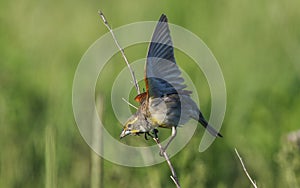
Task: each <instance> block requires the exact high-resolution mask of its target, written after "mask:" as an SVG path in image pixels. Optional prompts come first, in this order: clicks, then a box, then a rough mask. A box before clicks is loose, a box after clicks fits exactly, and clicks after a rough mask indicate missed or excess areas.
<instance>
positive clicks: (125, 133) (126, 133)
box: [120, 129, 131, 139]
mask: <svg viewBox="0 0 300 188" xmlns="http://www.w3.org/2000/svg"><path fill="white" fill-rule="evenodd" d="M130 133H131V132H130V131H128V130H125V129H124V130H123V131H122V133H121V134H120V139H122V138H124V137H125V136H127V135H129V134H130Z"/></svg>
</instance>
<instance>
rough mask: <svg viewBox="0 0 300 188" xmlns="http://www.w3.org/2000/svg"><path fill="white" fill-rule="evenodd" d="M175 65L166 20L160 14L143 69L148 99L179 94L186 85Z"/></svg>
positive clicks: (164, 16)
mask: <svg viewBox="0 0 300 188" xmlns="http://www.w3.org/2000/svg"><path fill="white" fill-rule="evenodd" d="M180 75H181V72H180V70H179V68H178V67H177V65H176V62H175V58H174V49H173V44H172V39H171V36H170V30H169V26H168V19H167V17H166V15H164V14H162V15H161V17H160V19H159V21H158V23H157V25H156V28H155V30H154V33H153V36H152V40H151V43H150V46H149V50H148V55H147V62H146V67H145V82H146V93H147V94H148V97H161V96H163V95H168V94H174V93H181V92H183V89H184V88H186V85H184V84H183V82H184V79H183V78H182V77H181V76H180Z"/></svg>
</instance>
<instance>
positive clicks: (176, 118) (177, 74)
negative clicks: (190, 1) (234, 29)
mask: <svg viewBox="0 0 300 188" xmlns="http://www.w3.org/2000/svg"><path fill="white" fill-rule="evenodd" d="M144 81H145V87H146V91H145V92H143V93H141V94H138V95H137V96H136V97H135V101H136V102H138V103H139V107H138V109H137V111H136V112H135V113H134V114H133V115H132V116H131V117H129V118H128V120H127V121H126V123H125V124H124V126H123V130H122V132H121V135H120V138H124V137H125V136H128V135H140V134H145V138H146V139H147V135H150V136H152V137H153V135H154V136H155V137H158V136H157V133H158V130H157V128H158V127H160V128H169V129H172V133H171V137H170V139H169V141H168V142H167V144H166V146H165V147H164V148H163V151H165V150H166V149H167V147H168V146H169V144H170V143H171V141H172V140H173V139H174V138H175V137H176V134H177V127H179V126H182V125H184V124H185V123H187V122H188V121H189V120H190V119H194V120H196V121H198V122H199V123H200V124H201V125H202V126H203V127H204V128H205V129H206V130H207V131H208V132H209V133H210V134H211V135H212V136H214V137H223V136H222V135H221V134H220V133H219V132H218V131H216V130H215V129H214V128H213V127H212V126H211V125H210V124H209V123H208V122H207V121H206V119H205V118H204V116H203V114H202V112H201V111H200V109H199V108H198V106H197V104H196V103H195V102H194V101H193V100H192V98H191V93H192V92H191V91H189V90H187V89H186V87H187V86H186V85H185V84H184V79H183V77H182V76H181V71H180V70H179V68H178V66H177V64H176V60H175V56H174V48H173V42H172V39H171V35H170V29H169V26H168V19H167V16H166V15H165V14H162V15H161V17H160V19H159V21H158V23H157V25H156V27H155V29H154V32H153V35H152V39H151V42H150V44H149V47H148V54H147V58H146V64H145V77H144ZM152 134H153V135H152Z"/></svg>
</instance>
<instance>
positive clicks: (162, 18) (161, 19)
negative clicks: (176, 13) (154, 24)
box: [159, 14, 168, 22]
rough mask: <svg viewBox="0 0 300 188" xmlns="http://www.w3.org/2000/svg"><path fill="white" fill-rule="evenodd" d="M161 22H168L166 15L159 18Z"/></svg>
mask: <svg viewBox="0 0 300 188" xmlns="http://www.w3.org/2000/svg"><path fill="white" fill-rule="evenodd" d="M159 21H160V22H168V18H167V16H166V15H165V14H162V15H161V16H160V18H159Z"/></svg>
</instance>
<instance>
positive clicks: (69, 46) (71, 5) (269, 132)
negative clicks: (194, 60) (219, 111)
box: [0, 0, 300, 188]
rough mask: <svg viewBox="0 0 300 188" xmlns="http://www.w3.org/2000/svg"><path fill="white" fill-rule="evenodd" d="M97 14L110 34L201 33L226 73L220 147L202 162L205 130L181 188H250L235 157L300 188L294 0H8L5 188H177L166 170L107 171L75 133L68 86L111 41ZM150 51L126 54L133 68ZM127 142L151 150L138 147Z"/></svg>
mask: <svg viewBox="0 0 300 188" xmlns="http://www.w3.org/2000/svg"><path fill="white" fill-rule="evenodd" d="M98 9H101V10H102V11H103V12H104V13H105V15H106V17H107V19H108V20H109V22H110V24H111V25H112V26H113V27H114V28H116V27H118V26H122V25H124V24H128V23H132V22H136V21H147V20H151V21H156V20H157V19H158V18H159V16H160V15H161V13H165V14H166V15H167V16H168V18H169V21H170V22H171V23H174V24H177V25H180V26H182V27H185V28H186V29H188V30H190V31H192V32H194V33H195V34H196V35H198V36H199V37H200V38H201V39H202V40H203V41H204V42H205V43H206V44H207V45H208V47H209V48H210V49H211V51H212V52H213V53H214V55H215V57H216V58H217V60H218V62H219V64H220V66H221V68H222V71H223V74H224V77H225V81H226V86H227V97H228V101H227V111H226V117H225V121H224V124H223V127H222V130H221V132H222V134H223V135H224V139H218V140H217V141H216V142H214V144H213V145H212V146H211V147H210V148H209V149H208V150H206V151H205V152H204V153H199V152H198V151H197V149H198V145H199V143H200V139H201V136H202V133H203V129H202V128H201V129H200V128H199V129H197V131H196V133H195V135H194V137H193V139H192V140H191V141H190V143H189V144H188V145H187V146H186V147H185V148H184V150H182V151H181V152H179V153H178V154H177V155H176V156H175V157H173V158H172V162H173V164H174V167H175V169H176V171H177V173H178V176H179V179H180V182H181V184H182V187H219V188H222V187H250V182H249V181H248V179H247V178H246V176H245V174H244V172H243V170H242V168H241V165H240V163H239V161H238V158H237V157H236V155H235V153H234V148H235V147H236V148H237V149H238V150H239V152H240V154H241V155H242V157H243V160H244V162H245V165H246V166H247V169H248V171H249V173H250V174H251V176H252V177H253V179H255V181H256V182H257V184H258V185H259V187H300V154H299V145H297V144H296V142H295V141H293V140H291V139H290V140H289V139H287V137H288V136H287V135H288V134H289V133H290V132H293V131H296V130H297V129H299V128H300V127H299V114H300V98H299V94H300V77H299V74H300V53H299V52H300V24H299V23H300V11H299V9H300V1H297V0H285V1H281V0H255V1H240V0H232V1H225V0H218V1H208V0H206V1H195V0H194V1H178V0H172V1H171V0H166V1H158V0H152V1H138V0H129V1H117V0H111V1H102V0H101V1H76V0H75V1H74V0H73V1H70V0H63V1H46V0H44V1H35V0H27V1H25V0H20V1H8V0H2V1H1V2H0V54H1V57H0V138H1V139H0V187H97V183H95V182H98V184H100V186H101V185H102V187H103V186H104V187H141V186H143V187H174V184H173V183H172V181H171V180H170V178H169V175H170V171H169V169H168V167H167V165H166V164H165V163H162V164H158V165H155V166H152V167H145V168H129V167H123V166H119V165H116V164H113V163H111V162H109V161H105V160H104V161H101V160H100V158H99V157H97V156H95V154H94V153H93V152H92V151H91V150H90V148H89V146H88V145H87V144H86V143H85V141H84V140H83V138H82V137H81V135H80V133H79V131H78V128H77V126H76V123H75V121H74V117H73V112H72V81H73V76H74V73H75V70H76V66H77V64H78V63H79V61H80V58H81V56H82V55H83V53H84V52H85V51H86V50H87V48H88V47H89V46H90V45H91V44H92V43H93V42H94V41H95V40H96V39H98V38H99V37H101V36H102V35H103V34H105V33H106V32H107V29H106V28H105V27H104V25H103V24H102V22H101V20H100V19H99V17H98V15H97V11H98ZM142 47H143V48H140V49H135V48H130V49H128V50H127V55H128V59H129V60H133V59H134V57H135V55H136V56H139V57H145V55H146V51H145V50H146V45H144V46H142ZM137 54H138V55H137ZM176 57H177V59H178V62H181V63H180V65H181V66H182V67H183V68H184V69H185V71H187V72H188V73H189V74H190V76H191V77H192V78H193V79H194V82H195V85H197V86H199V88H197V89H198V90H199V91H198V94H199V96H200V97H199V100H200V101H201V108H202V109H203V112H204V114H205V115H206V116H207V117H208V116H209V112H210V93H209V90H208V86H207V83H206V80H205V78H204V77H203V75H197V74H194V73H193V67H191V66H190V65H184V62H182V61H180V60H183V59H184V57H181V55H180V54H179V55H176ZM112 61H118V63H116V65H117V66H119V67H113V68H110V69H109V67H108V70H110V71H111V72H109V73H111V75H117V73H118V71H119V70H121V69H122V68H123V67H124V66H125V64H124V62H123V60H122V58H121V57H120V56H116V57H114V59H113V60H112ZM116 65H114V66H116ZM110 66H112V65H110ZM113 69H114V70H113ZM109 73H108V74H107V75H109ZM104 78H105V79H107V80H110V79H112V78H110V77H109V76H108V77H104ZM105 83H106V84H105ZM110 84H111V81H108V82H103V84H101V88H99V89H98V90H97V92H98V93H99V94H101V95H102V96H103V97H104V98H105V99H109V98H110V89H111V85H110ZM103 116H105V121H106V122H107V123H109V124H110V125H113V127H114V128H112V130H111V131H112V134H113V135H119V133H120V129H121V127H120V126H117V125H120V122H118V121H117V120H116V118H115V117H114V114H113V112H112V110H111V106H110V101H109V100H105V102H104V109H103ZM130 139H134V140H135V141H136V142H143V143H145V141H144V140H143V139H142V137H132V138H130ZM120 155H122V154H120ZM124 157H126V156H124ZM99 166H102V167H99ZM93 167H96V170H95V169H94V168H93ZM98 167H99V168H100V169H97V168H98ZM98 170H101V173H100V174H101V175H98V174H97V173H96V172H97V171H98ZM99 182H100V183H99Z"/></svg>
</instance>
